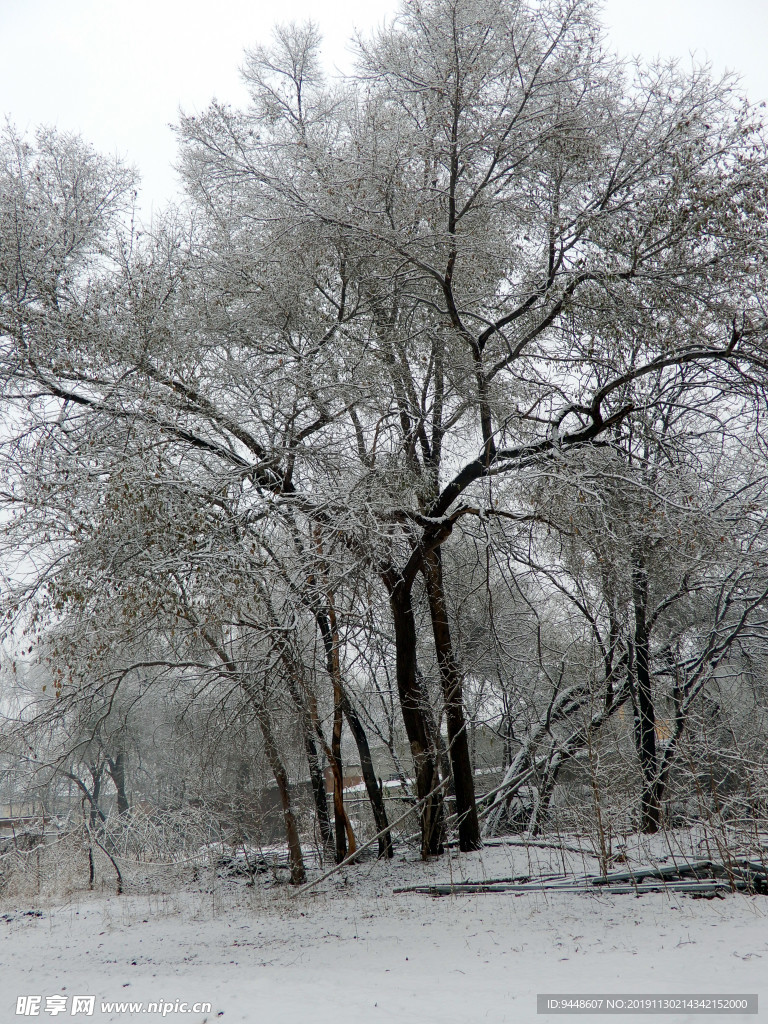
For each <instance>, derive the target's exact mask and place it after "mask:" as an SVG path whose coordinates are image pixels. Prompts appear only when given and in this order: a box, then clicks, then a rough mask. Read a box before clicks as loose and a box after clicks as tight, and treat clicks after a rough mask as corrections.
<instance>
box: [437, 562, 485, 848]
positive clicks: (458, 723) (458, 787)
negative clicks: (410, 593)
mask: <svg viewBox="0 0 768 1024" xmlns="http://www.w3.org/2000/svg"><path fill="white" fill-rule="evenodd" d="M424 575H425V578H426V581H427V594H428V597H429V612H430V616H431V619H432V633H433V636H434V640H435V652H436V654H437V663H438V666H439V668H440V679H441V681H442V684H443V697H444V700H445V719H446V724H447V726H448V751H449V754H450V758H451V769H452V771H453V786H454V791H455V794H456V814H457V816H458V819H459V849H460V850H463V851H469V850H479V849H480V848H481V847H482V845H483V843H482V839H481V837H480V823H479V821H478V818H477V807H476V805H475V783H474V778H473V775H472V761H471V759H470V756H469V744H468V742H467V725H466V721H465V719H464V701H463V695H462V679H461V672H460V671H459V666H458V665H457V663H456V658H455V657H454V654H453V644H452V642H451V631H450V626H449V624H448V609H447V607H446V602H445V588H444V584H443V559H442V552H441V550H440V548H435V550H434V551H432V552H431V553H430V554H429V555H428V556H427V557H426V558H425V560H424Z"/></svg>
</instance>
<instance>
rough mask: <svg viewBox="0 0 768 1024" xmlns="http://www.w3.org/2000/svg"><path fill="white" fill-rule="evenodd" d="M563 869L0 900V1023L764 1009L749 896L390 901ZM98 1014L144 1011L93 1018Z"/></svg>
mask: <svg viewBox="0 0 768 1024" xmlns="http://www.w3.org/2000/svg"><path fill="white" fill-rule="evenodd" d="M649 852H650V854H651V855H652V856H657V857H660V856H661V853H660V848H659V847H658V846H657V848H656V849H655V850H651V851H649V848H647V847H646V848H645V849H639V848H638V849H635V850H632V851H628V855H629V857H630V861H631V862H640V861H642V860H643V858H646V862H647V858H648V856H649ZM668 852H669V851H668ZM694 852H696V851H694ZM698 852H699V853H701V851H698ZM564 869H565V870H568V871H575V872H585V871H588V872H596V871H597V870H598V865H597V862H596V861H595V860H594V859H593V858H591V857H590V856H588V855H586V854H585V855H584V856H579V855H577V854H575V853H563V852H562V851H558V850H554V849H542V848H534V847H528V848H526V847H523V846H505V845H502V846H496V847H490V848H486V849H485V850H483V851H481V852H480V853H476V854H471V855H467V854H459V853H457V852H451V853H450V854H449V855H447V856H445V857H443V858H441V859H440V860H438V861H435V862H433V863H429V864H422V863H421V862H419V861H418V860H417V859H416V858H415V856H412V855H409V856H408V857H407V858H404V857H403V856H402V855H401V856H399V857H398V858H396V859H395V861H393V862H391V863H382V862H376V861H367V862H365V863H363V864H359V865H356V866H353V867H348V868H344V869H342V871H341V872H339V873H338V874H337V875H335V876H334V877H333V878H330V879H327V880H326V881H323V882H321V883H320V884H319V885H317V886H316V887H315V888H314V889H310V890H309V891H307V892H304V893H302V894H299V895H296V894H295V893H294V892H293V891H291V890H290V888H289V887H288V886H286V885H277V884H275V883H274V882H273V881H271V880H270V879H269V876H259V877H258V878H257V880H256V884H255V885H254V886H252V887H249V886H248V885H246V883H245V880H243V879H225V878H221V877H217V876H216V875H215V874H214V872H213V871H212V870H207V871H205V872H203V873H202V874H201V875H200V877H199V878H198V880H197V882H193V881H191V880H190V881H189V882H188V884H186V885H184V886H183V887H182V888H180V889H179V890H178V891H175V892H168V891H165V892H155V893H153V894H151V895H149V894H144V895H140V894H138V893H136V892H132V893H128V894H127V895H123V896H119V897H118V896H115V895H108V894H107V893H100V894H96V893H93V894H91V893H80V894H77V895H75V896H72V897H70V898H69V899H68V900H67V901H65V902H62V901H58V902H55V901H54V902H51V901H47V902H35V901H34V899H32V900H19V899H17V900H15V901H13V902H11V901H8V900H6V901H4V902H3V903H2V904H0V979H1V980H2V987H1V989H0V1021H2V1022H3V1024H5V1022H8V1021H12V1020H23V1019H26V1017H27V1016H34V1015H35V1014H33V1013H29V1014H26V1015H24V1014H22V1015H17V1013H16V1010H17V998H18V997H19V996H24V997H26V996H30V995H31V996H34V995H37V996H40V997H41V1002H40V1004H39V1013H38V1014H36V1016H38V1018H42V1019H50V1018H51V1017H53V1016H56V1017H57V1018H58V1019H60V1020H65V1019H66V1020H71V1019H76V1020H77V1019H79V1020H83V1021H85V1020H89V1019H92V1020H94V1021H95V1020H103V1021H107V1020H109V1021H127V1020H137V1021H141V1020H143V1021H149V1020H159V1019H165V1020H173V1021H181V1020H183V1021H186V1022H188V1024H204V1022H206V1024H211V1022H213V1021H218V1020H221V1021H223V1022H225V1024H226V1022H233V1024H234V1022H240V1021H245V1022H249V1024H250V1022H253V1024H299V1022H301V1024H309V1022H312V1024H326V1022H328V1024H330V1022H333V1024H340V1022H345V1024H353V1022H357V1021H361V1022H365V1024H369V1022H376V1021H381V1022H387V1024H389V1022H395V1021H396V1022H398V1024H431V1022H435V1024H437V1022H441V1024H474V1022H482V1021H492V1022H513V1021H514V1022H516V1024H517V1022H523V1024H525V1022H527V1021H537V1020H538V1021H544V1020H552V1021H555V1020H561V1019H564V1018H563V1017H561V1016H560V1015H558V1016H550V1015H547V1016H544V1015H537V1010H536V996H537V994H538V993H555V992H561V993H565V992H572V993H577V992H582V993H596V992H605V993H607V994H610V993H654V994H656V993H668V994H682V993H702V994H705V993H725V992H728V993H755V992H756V993H758V994H759V997H760V1000H761V1003H764V1005H765V1006H768V984H766V978H768V898H766V897H765V896H749V895H741V894H735V895H733V894H729V895H727V896H725V897H724V898H716V899H694V898H691V897H689V896H682V895H677V894H673V893H669V892H661V893H655V894H650V895H644V896H641V897H637V896H634V895H620V896H619V895H614V896H611V895H605V894H601V893H599V892H598V893H589V894H575V893H560V894H557V893H553V892H538V893H525V894H523V895H516V894H510V893H493V894H482V895H461V896H456V895H454V896H447V897H443V898H434V897H430V896H425V895H419V894H414V893H403V894H394V893H393V890H394V889H395V888H399V887H403V886H408V885H418V884H424V883H435V882H450V881H453V882H454V883H455V882H457V881H468V880H482V879H498V878H503V877H510V876H516V875H521V874H529V873H530V874H539V873H550V872H551V873H556V872H562V871H563V870H564ZM315 877H317V873H316V875H315ZM30 912H33V913H30ZM38 914H40V915H41V916H38ZM74 995H93V996H95V997H96V998H95V1004H94V1006H95V1008H94V1012H93V1014H92V1015H91V1016H89V1015H86V1014H84V1013H81V1014H78V1015H75V1016H74V1017H73V1016H72V1014H71V1007H72V997H73V996H74ZM52 996H59V997H64V998H60V999H59V1005H63V1004H64V1003H65V1000H66V1004H65V1005H66V1011H65V1012H62V1013H61V1015H58V1014H55V1015H54V1014H52V1013H50V1012H49V1013H46V1000H47V999H48V998H49V997H52ZM177 1000H178V1001H182V1002H186V1003H188V1004H194V1003H195V1002H198V1001H199V1002H202V1003H206V1002H207V1003H210V1004H211V1009H210V1011H204V1010H203V1011H197V1012H194V1011H193V1012H185V1013H181V1012H174V1011H173V1010H171V1011H169V1012H167V1013H166V1014H165V1016H163V1013H162V1012H160V1011H154V1010H153V1011H151V1012H150V1011H147V1009H146V1006H147V1005H148V1004H149V1003H151V1002H159V1003H161V1004H163V1003H165V1004H174V1005H175V1003H176V1001H177ZM102 1002H105V1003H106V1002H109V1003H115V1002H126V1003H128V1002H134V1003H139V1002H143V1003H144V1008H143V1009H142V1010H141V1011H139V1010H137V1009H136V1008H134V1009H133V1010H131V1009H122V1010H121V1009H115V1008H113V1009H111V1010H109V1009H107V1010H102ZM23 1005H24V1006H25V1007H26V1008H27V1009H29V1008H30V1007H31V1008H32V1009H33V1010H34V1009H35V1008H37V1007H36V1006H35V1004H34V1003H33V1004H23ZM47 1005H49V1006H51V1008H53V1006H54V1005H55V1003H53V1002H49V1003H48V1004H47ZM761 1010H762V1008H761ZM762 1015H763V1012H761V1014H760V1015H759V1016H757V1017H756V1016H754V1015H752V1016H747V1015H738V1016H734V1015H729V1016H722V1017H721V1016H714V1017H713V1016H711V1015H710V1016H706V1017H703V1016H694V1015H691V1014H672V1015H666V1016H663V1017H655V1018H654V1019H660V1020H667V1021H675V1022H680V1021H689V1020H690V1021H703V1020H721V1019H722V1020H726V1021H739V1020H745V1021H746V1020H749V1021H755V1020H759V1019H761V1017H762ZM576 1019H578V1020H580V1021H592V1020H602V1021H606V1020H615V1019H617V1018H616V1017H615V1016H600V1017H597V1016H594V1015H579V1016H578V1017H577V1018H576ZM624 1019H626V1018H624ZM635 1019H637V1018H635Z"/></svg>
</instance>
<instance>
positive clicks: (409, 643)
mask: <svg viewBox="0 0 768 1024" xmlns="http://www.w3.org/2000/svg"><path fill="white" fill-rule="evenodd" d="M385 582H387V583H388V587H387V589H388V591H389V603H390V607H391V609H392V620H393V624H394V628H395V661H396V677H397V689H398V693H399V695H400V706H401V708H402V712H403V724H404V725H405V732H406V735H407V736H408V742H409V744H410V747H411V755H412V757H413V767H414V772H415V775H416V792H417V795H418V798H419V802H420V803H421V854H422V857H425V858H426V857H429V856H433V855H436V854H440V853H442V852H443V837H444V829H445V815H444V805H443V798H442V794H441V792H440V789H439V775H438V770H437V751H436V750H435V747H434V744H433V743H432V742H431V739H430V735H429V729H428V726H427V722H426V717H425V714H424V708H423V707H422V693H421V687H420V686H419V682H418V676H417V666H416V624H415V621H414V617H413V604H412V600H411V586H412V583H409V582H407V581H406V580H404V579H403V578H402V577H399V578H394V579H393V578H391V577H390V578H389V579H388V580H385Z"/></svg>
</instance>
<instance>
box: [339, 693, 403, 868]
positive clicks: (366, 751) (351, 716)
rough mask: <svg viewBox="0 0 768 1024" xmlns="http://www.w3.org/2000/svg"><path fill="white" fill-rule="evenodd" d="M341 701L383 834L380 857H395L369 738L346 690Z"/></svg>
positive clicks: (381, 836)
mask: <svg viewBox="0 0 768 1024" xmlns="http://www.w3.org/2000/svg"><path fill="white" fill-rule="evenodd" d="M341 700H342V708H343V710H344V715H345V717H346V719H347V722H349V728H350V730H351V732H352V735H353V737H354V739H355V743H356V744H357V750H358V753H359V754H360V768H361V770H362V773H363V781H364V782H365V788H366V791H367V793H368V799H369V800H370V801H371V810H372V811H373V820H374V822H375V823H376V831H377V832H379V833H381V834H380V835H379V857H393V856H394V852H395V851H394V849H393V848H392V836H391V835H390V832H389V821H388V820H387V810H386V808H385V806H384V795H383V793H382V791H381V787H380V786H379V783H378V781H377V779H376V771H375V769H374V766H373V758H372V757H371V749H370V747H369V745H368V737H367V736H366V734H365V729H364V728H363V723H362V722H361V721H360V717H359V715H358V713H357V711H356V710H355V707H354V705H353V704H352V701H351V700H350V699H349V694H348V693H347V692H346V691H345V690H343V691H342V698H341Z"/></svg>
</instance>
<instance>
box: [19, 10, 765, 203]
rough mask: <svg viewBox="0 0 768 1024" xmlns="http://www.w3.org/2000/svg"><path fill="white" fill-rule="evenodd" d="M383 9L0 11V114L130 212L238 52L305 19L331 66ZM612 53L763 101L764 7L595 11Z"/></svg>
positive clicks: (230, 89)
mask: <svg viewBox="0 0 768 1024" xmlns="http://www.w3.org/2000/svg"><path fill="white" fill-rule="evenodd" d="M396 6H397V4H396V0H365V2H364V3H352V2H350V0H316V2H315V3H313V2H312V0H281V2H280V4H279V5H274V6H273V5H271V4H267V3H265V2H264V0H214V2H211V0H207V2H203V0H131V2H127V0H119V2H118V0H0V116H3V115H5V116H7V117H9V118H10V119H11V121H12V122H13V123H14V124H16V126H17V127H19V128H22V129H24V128H28V129H32V128H34V126H35V125H37V124H39V123H45V124H55V125H57V126H58V127H59V128H61V129H66V130H73V131H78V132H80V133H81V134H82V135H83V136H84V138H86V139H87V140H88V141H90V142H92V143H93V144H94V145H95V146H96V148H97V149H100V150H101V151H103V152H107V153H119V154H120V155H121V156H123V157H124V158H126V159H127V160H129V161H130V162H132V163H134V164H135V165H136V166H137V167H138V168H139V169H140V171H141V173H142V177H143V181H144V185H143V208H144V210H145V212H147V213H148V212H149V211H150V208H151V205H152V204H153V203H154V204H162V203H163V202H164V201H165V200H166V199H168V198H170V197H171V195H172V194H173V190H174V187H175V178H174V175H173V172H172V170H171V169H170V165H171V163H172V161H173V159H174V155H175V143H174V139H173V135H172V133H171V131H170V128H169V127H168V126H169V124H170V123H171V122H173V121H175V119H176V114H177V110H178V108H179V106H182V107H183V108H184V109H185V110H189V111H193V110H195V109H200V108H202V107H204V106H205V105H206V104H207V102H208V101H209V100H210V99H211V98H212V97H213V96H216V97H217V98H218V99H221V100H227V101H229V102H232V103H240V102H241V101H242V100H243V98H244V90H243V87H242V85H241V84H240V80H239V76H238V70H237V69H238V66H239V64H240V62H241V55H242V50H243V48H244V47H246V46H251V45H253V44H254V43H256V42H259V41H266V40H267V39H268V37H269V33H270V29H271V26H272V25H273V24H274V22H275V21H290V20H295V21H302V20H304V19H306V18H308V17H312V18H313V19H314V20H315V21H316V22H317V23H318V24H319V25H320V27H321V29H322V31H323V34H324V37H325V42H326V47H325V48H326V54H327V57H328V59H329V60H330V62H331V63H335V64H343V63H344V62H345V59H346V43H347V41H348V40H349V38H350V37H351V36H352V34H353V31H354V29H355V27H357V28H359V29H361V30H362V31H363V32H365V31H366V30H367V29H368V28H370V27H371V26H372V25H375V24H377V23H378V22H380V21H381V20H383V19H384V18H386V17H388V16H390V15H391V14H392V13H393V12H394V10H395V9H396ZM604 12H605V13H604V23H605V25H606V26H607V28H608V33H609V40H610V41H611V43H612V45H613V46H614V48H615V49H617V50H618V51H619V52H621V53H625V54H637V55H641V56H645V57H652V56H656V55H663V56H676V57H680V58H682V59H683V60H684V61H686V62H688V63H689V62H690V54H691V52H695V53H696V54H697V55H698V56H699V57H707V58H708V59H709V60H711V62H712V64H713V65H714V67H715V69H716V70H717V71H723V70H725V69H726V68H728V69H729V70H735V71H738V72H740V73H741V75H742V76H743V82H744V87H745V89H746V91H747V93H748V95H749V96H750V97H751V98H752V99H755V100H762V99H765V98H768V62H767V61H766V43H767V42H768V3H766V0H728V2H727V3H723V0H605V3H604Z"/></svg>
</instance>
